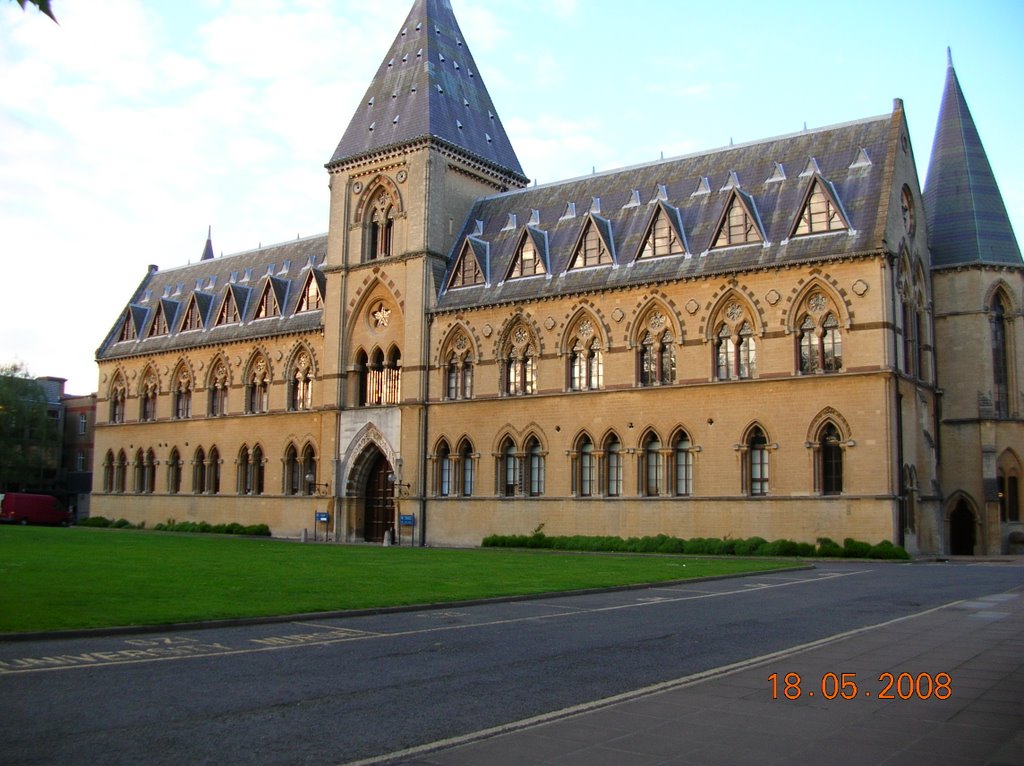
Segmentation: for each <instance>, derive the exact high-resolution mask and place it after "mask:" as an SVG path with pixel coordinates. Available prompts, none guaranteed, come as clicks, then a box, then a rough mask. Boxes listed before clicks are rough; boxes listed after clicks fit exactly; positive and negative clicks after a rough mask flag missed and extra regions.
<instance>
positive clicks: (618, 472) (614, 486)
mask: <svg viewBox="0 0 1024 766" xmlns="http://www.w3.org/2000/svg"><path fill="white" fill-rule="evenodd" d="M604 493H605V495H607V496H608V497H619V496H621V495H622V442H620V441H619V437H618V436H616V435H615V434H612V435H611V436H609V437H608V438H607V439H605V442H604Z"/></svg>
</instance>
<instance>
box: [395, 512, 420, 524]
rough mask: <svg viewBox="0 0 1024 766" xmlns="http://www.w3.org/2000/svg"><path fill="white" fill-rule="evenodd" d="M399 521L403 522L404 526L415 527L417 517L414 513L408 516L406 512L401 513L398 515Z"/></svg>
mask: <svg viewBox="0 0 1024 766" xmlns="http://www.w3.org/2000/svg"><path fill="white" fill-rule="evenodd" d="M398 523H399V524H401V525H402V526H403V527H415V526H416V517H415V516H413V515H412V514H409V515H408V516H407V515H406V514H404V513H403V514H401V515H400V516H399V517H398Z"/></svg>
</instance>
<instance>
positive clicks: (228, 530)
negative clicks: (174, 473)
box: [78, 516, 270, 537]
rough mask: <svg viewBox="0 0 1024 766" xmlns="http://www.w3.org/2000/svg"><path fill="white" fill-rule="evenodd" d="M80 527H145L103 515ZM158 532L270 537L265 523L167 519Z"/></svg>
mask: <svg viewBox="0 0 1024 766" xmlns="http://www.w3.org/2000/svg"><path fill="white" fill-rule="evenodd" d="M78 526H80V527H116V528H118V529H145V528H146V523H145V522H142V523H141V524H139V525H138V526H137V527H136V526H135V525H133V524H132V523H131V522H130V521H128V520H127V519H117V520H116V521H112V520H110V519H108V518H105V517H103V516H90V517H89V518H87V519H81V520H80V521H79V522H78ZM153 529H155V530H156V531H158V532H202V533H207V534H215V535H217V534H220V535H252V536H254V537H270V527H268V526H267V525H266V524H250V525H248V526H245V525H243V524H239V523H237V522H233V523H231V524H208V523H207V522H205V521H198V522H197V521H175V520H174V519H168V520H167V522H166V523H162V524H157V525H156V526H155V527H153Z"/></svg>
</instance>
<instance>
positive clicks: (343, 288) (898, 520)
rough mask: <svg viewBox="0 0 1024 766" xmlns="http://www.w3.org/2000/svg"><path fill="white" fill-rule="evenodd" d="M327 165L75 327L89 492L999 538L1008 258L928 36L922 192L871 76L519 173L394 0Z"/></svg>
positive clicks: (173, 502) (459, 46)
mask: <svg viewBox="0 0 1024 766" xmlns="http://www.w3.org/2000/svg"><path fill="white" fill-rule="evenodd" d="M326 167H327V172H328V177H329V183H330V214H329V220H328V226H327V233H326V234H324V235H320V236H315V237H309V238H305V239H298V240H296V241H293V242H288V243H283V244H280V245H274V246H269V247H260V248H258V249H256V250H251V251H248V252H243V253H238V254H234V255H227V256H221V257H215V256H214V253H213V247H212V242H211V241H210V239H208V240H207V243H206V249H205V250H204V252H203V255H202V257H201V259H200V260H199V261H197V262H195V263H192V264H189V265H186V266H179V267H175V268H168V269H163V270H161V269H158V268H157V267H156V266H150V267H149V268H148V270H147V271H146V274H145V276H144V277H143V279H142V281H141V283H140V284H139V286H138V288H137V289H136V291H135V293H134V294H133V295H132V296H130V298H129V300H128V302H127V304H126V305H125V307H124V308H123V310H122V311H121V312H120V314H119V315H118V316H117V317H116V321H115V323H114V325H113V327H112V328H111V330H110V332H109V334H108V336H107V337H106V338H105V339H104V340H103V343H102V345H101V346H100V348H99V350H98V352H97V361H98V364H99V394H98V404H97V408H98V414H97V427H96V437H95V454H96V465H95V468H94V474H93V475H94V485H93V498H92V513H93V514H97V515H104V516H109V517H115V518H117V517H123V518H126V519H129V520H131V521H133V522H142V521H145V522H146V523H147V525H149V526H152V525H153V524H155V523H157V522H162V521H166V520H167V519H176V520H178V521H183V520H193V521H208V522H211V523H225V522H234V521H237V522H240V523H243V524H255V523H266V524H268V525H269V526H270V527H271V529H272V531H273V533H274V534H275V535H278V536H282V537H298V536H300V535H302V534H303V530H308V531H310V532H312V531H318V532H319V533H320V534H328V535H330V536H332V537H333V539H336V540H343V541H362V540H365V541H370V542H378V541H381V540H384V539H385V538H386V537H391V536H394V537H397V538H400V539H401V540H402V541H403V542H406V543H408V542H414V543H416V544H426V545H442V544H443V545H478V544H479V543H480V541H481V539H482V538H483V537H484V536H486V535H488V534H492V533H501V534H511V533H520V534H521V533H530V532H532V531H534V530H536V529H541V528H542V529H543V530H544V532H545V533H547V534H554V535H617V536H622V537H632V536H643V535H655V534H661V533H663V534H667V535H674V536H678V537H684V538H692V537H712V536H713V537H733V538H744V537H750V536H754V535H758V536H761V537H764V538H766V539H768V540H773V539H777V538H789V539H793V540H798V541H806V542H814V541H815V540H816V539H817V538H820V537H830V538H833V539H835V540H837V541H840V542H841V541H842V540H843V539H844V538H847V537H852V538H856V539H859V540H864V541H868V542H872V543H874V542H878V541H880V540H891V541H893V542H896V543H899V544H902V545H904V546H906V547H907V548H908V550H910V551H911V552H914V553H922V554H923V553H936V554H937V553H954V554H955V553H961V554H972V553H973V554H982V553H996V552H1001V551H1006V550H1009V549H1010V548H1012V547H1014V546H1015V545H1017V544H1019V542H1018V541H1020V542H1024V524H1021V521H1020V509H1019V478H1020V475H1021V462H1020V461H1021V454H1022V451H1024V420H1022V418H1021V390H1020V389H1021V381H1020V379H1019V378H1020V360H1021V358H1022V357H1024V324H1022V319H1021V317H1022V312H1021V304H1022V301H1024V261H1022V259H1021V253H1020V249H1019V247H1018V244H1017V241H1016V239H1015V237H1014V233H1013V230H1012V228H1011V225H1010V222H1009V217H1008V216H1007V213H1006V210H1005V207H1004V204H1003V201H1002V198H1001V196H1000V193H999V190H998V187H997V185H996V182H995V178H994V175H993V173H992V170H991V168H990V166H989V163H988V160H987V157H986V155H985V151H984V149H983V147H982V144H981V141H980V138H979V137H978V134H977V131H976V129H975V126H974V122H973V120H972V118H971V115H970V112H969V110H968V108H967V104H966V100H965V98H964V96H963V93H962V91H961V90H960V86H959V83H958V81H957V78H956V73H955V71H954V69H953V66H952V60H950V62H949V66H948V69H947V82H946V88H945V94H944V98H943V103H942V109H941V112H940V116H939V125H938V128H937V131H936V136H935V143H934V147H933V150H932V158H931V167H930V170H929V175H928V184H927V187H926V188H925V190H924V192H923V193H922V191H921V188H920V182H919V179H918V176H917V170H916V165H915V161H914V155H913V150H912V147H911V144H910V140H909V133H908V128H907V120H906V116H905V114H904V109H903V104H902V102H901V101H900V100H898V99H897V100H896V101H895V102H894V104H893V109H892V112H891V113H889V114H886V115H882V116H878V117H870V118H866V119H860V120H855V121H852V122H848V123H845V124H842V125H834V126H830V127H824V128H817V129H810V130H804V131H802V132H799V133H795V134H792V135H787V136H780V137H775V138H769V139H765V140H762V141H756V142H751V143H746V144H742V145H735V146H729V147H725V148H721V149H717V150H713V151H709V152H702V153H698V154H693V155H689V156H685V157H677V158H672V159H665V160H662V161H658V162H653V163H650V164H645V165H641V166H636V167H630V168H624V169H621V170H615V171H610V172H604V173H595V174H593V175H590V176H586V177H583V178H577V179H572V180H568V181H564V182H558V183H552V184H545V185H533V186H531V185H529V179H528V177H527V176H526V175H525V173H524V171H523V169H522V167H521V166H520V164H519V160H518V159H517V157H516V154H515V151H514V149H513V147H512V144H511V142H510V140H509V137H508V135H507V134H506V132H505V129H504V128H503V126H502V123H501V120H500V119H499V117H498V112H497V109H496V108H495V106H494V104H493V103H492V101H491V98H490V96H489V95H488V92H487V89H486V88H485V86H484V83H483V79H482V77H481V74H480V73H479V71H478V69H477V67H476V64H475V62H474V60H473V57H472V55H471V53H470V51H469V48H468V45H467V42H466V41H465V39H464V38H463V36H462V33H461V31H460V30H459V27H458V23H457V22H456V19H455V17H454V14H453V12H452V8H451V6H450V4H449V2H448V1H447V0H415V2H414V4H413V7H412V10H411V12H410V14H409V16H408V18H407V19H406V21H405V23H404V24H403V25H402V27H401V29H400V31H399V33H398V35H397V36H396V38H395V41H394V43H393V45H392V47H391V49H390V50H389V51H388V52H387V54H386V55H385V57H384V60H383V61H382V63H381V65H380V67H379V69H378V71H377V74H376V76H375V77H374V79H373V81H372V82H371V84H370V86H369V88H368V90H367V92H366V95H365V97H364V98H363V100H362V101H361V102H360V103H359V104H358V105H357V107H356V110H355V114H354V115H353V117H352V120H351V122H350V123H349V125H348V128H347V130H346V131H345V132H344V135H343V137H342V138H341V141H340V143H339V144H338V146H337V148H336V150H335V151H334V154H333V156H332V157H331V159H330V161H329V162H328V163H327V166H326ZM318 514H319V515H318ZM318 519H319V520H318ZM323 519H326V521H323Z"/></svg>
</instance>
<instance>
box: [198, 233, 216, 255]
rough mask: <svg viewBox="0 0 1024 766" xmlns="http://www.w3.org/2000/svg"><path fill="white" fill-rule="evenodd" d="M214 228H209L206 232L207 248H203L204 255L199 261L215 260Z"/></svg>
mask: <svg viewBox="0 0 1024 766" xmlns="http://www.w3.org/2000/svg"><path fill="white" fill-rule="evenodd" d="M212 236H213V227H212V226H211V227H209V228H208V229H207V230H206V247H204V248H203V255H202V257H201V258H200V259H199V260H201V261H212V260H213V240H212V239H211V237H212Z"/></svg>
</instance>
